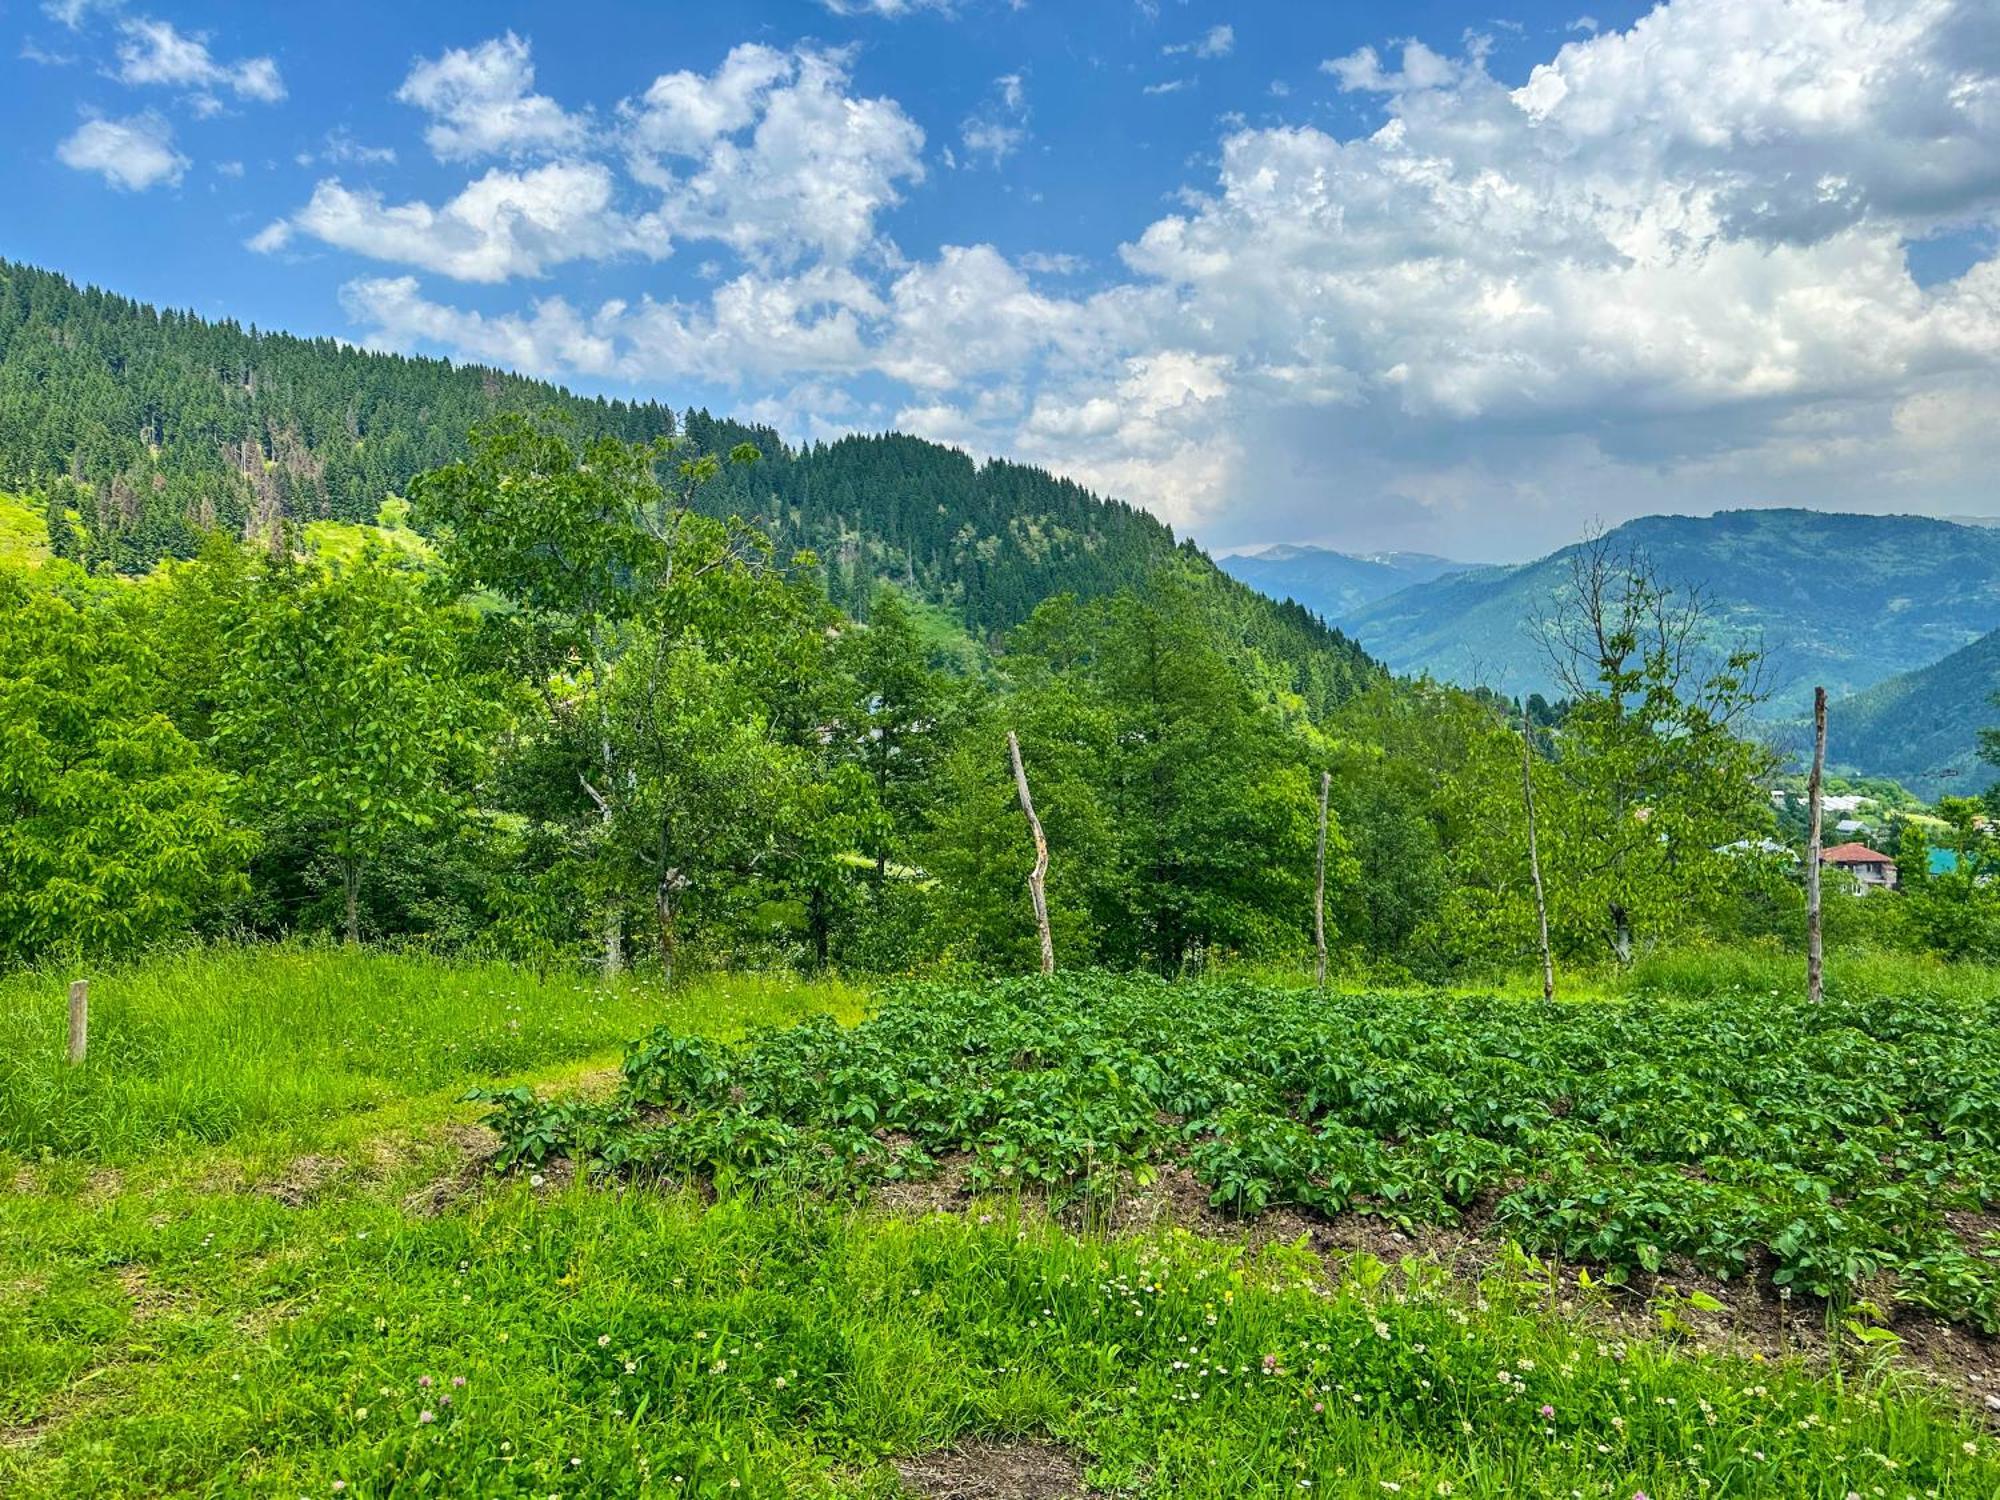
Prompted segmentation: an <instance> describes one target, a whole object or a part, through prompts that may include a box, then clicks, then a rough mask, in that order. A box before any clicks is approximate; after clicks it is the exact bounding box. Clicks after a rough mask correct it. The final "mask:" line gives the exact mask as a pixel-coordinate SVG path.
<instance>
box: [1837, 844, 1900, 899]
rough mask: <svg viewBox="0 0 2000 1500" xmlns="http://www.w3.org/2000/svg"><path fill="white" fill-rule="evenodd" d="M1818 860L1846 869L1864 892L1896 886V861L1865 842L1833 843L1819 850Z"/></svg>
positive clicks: (1887, 889)
mask: <svg viewBox="0 0 2000 1500" xmlns="http://www.w3.org/2000/svg"><path fill="white" fill-rule="evenodd" d="M1819 862H1820V863H1821V864H1823V865H1832V866H1833V867H1834V868H1835V869H1840V870H1845V871H1847V873H1848V874H1850V875H1852V876H1853V877H1854V881H1855V884H1856V885H1858V886H1860V887H1861V890H1862V892H1863V893H1864V894H1865V893H1866V892H1868V891H1893V890H1894V889H1895V888H1896V862H1895V861H1894V860H1893V859H1891V858H1889V856H1888V855H1886V854H1884V853H1882V852H1881V851H1880V850H1878V849H1870V848H1869V847H1868V846H1867V845H1866V844H1835V845H1834V846H1833V847H1832V848H1831V849H1822V850H1821V851H1820V856H1819Z"/></svg>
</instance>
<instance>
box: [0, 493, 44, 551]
mask: <svg viewBox="0 0 2000 1500" xmlns="http://www.w3.org/2000/svg"><path fill="white" fill-rule="evenodd" d="M48 555H49V528H48V523H47V521H46V520H44V519H43V516H42V510H41V507H40V506H39V505H36V504H35V503H33V502H32V501H30V500H29V499H28V498H27V497H25V496H23V495H9V494H6V493H4V492H0V563H19V564H22V565H24V566H32V565H34V564H35V563H39V562H42V561H44V560H45V559H47V557H48Z"/></svg>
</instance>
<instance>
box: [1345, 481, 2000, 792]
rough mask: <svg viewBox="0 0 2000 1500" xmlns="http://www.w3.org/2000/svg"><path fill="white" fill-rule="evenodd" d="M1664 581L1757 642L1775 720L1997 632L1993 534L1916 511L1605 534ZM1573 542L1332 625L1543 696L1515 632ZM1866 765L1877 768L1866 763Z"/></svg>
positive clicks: (1543, 602)
mask: <svg viewBox="0 0 2000 1500" xmlns="http://www.w3.org/2000/svg"><path fill="white" fill-rule="evenodd" d="M1610 536H1611V541H1612V543H1613V545H1614V546H1617V547H1629V548H1631V549H1634V550H1637V551H1640V552H1643V553H1644V554H1645V555H1646V556H1647V557H1649V558H1650V559H1651V560H1652V562H1653V563H1654V565H1655V566H1656V567H1657V568H1658V570H1659V571H1660V572H1661V573H1662V574H1663V575H1664V576H1665V577H1666V578H1668V579H1669V580H1672V581H1675V582H1678V583H1693V584H1698V585H1700V586H1701V587H1702V588H1703V589H1704V590H1706V591H1707V592H1708V593H1709V594H1710V595H1711V596H1712V598H1713V599H1714V601H1715V604H1716V620H1717V625H1718V628H1719V629H1720V631H1721V632H1723V633H1724V634H1725V635H1728V636H1732V637H1733V636H1735V635H1738V634H1742V635H1748V636H1749V637H1751V638H1752V639H1755V640H1761V641H1762V642H1763V644H1764V647H1765V649H1766V652H1767V654H1768V658H1769V666H1770V672H1771V682H1772V686H1773V688H1774V689H1775V693H1774V697H1773V699H1772V701H1771V703H1770V704H1769V705H1768V711H1769V714H1770V716H1771V717H1772V718H1773V719H1782V718H1791V717H1795V716H1796V715H1797V714H1798V713H1800V712H1801V711H1803V709H1804V708H1805V707H1806V706H1809V705H1810V702H1811V697H1812V689H1813V686H1814V685H1815V684H1816V683H1817V684H1823V685H1825V686H1826V687H1827V688H1828V689H1829V691H1830V692H1831V693H1832V694H1833V695H1834V696H1836V697H1839V696H1842V695H1845V694H1850V693H1856V692H1860V691H1861V690H1863V689H1865V688H1869V687H1872V686H1874V685H1875V684H1876V683H1879V682H1882V681H1884V680H1885V679H1887V678H1890V677H1893V676H1895V675H1896V674H1897V673H1899V672H1906V671H1910V670H1912V669H1915V668H1918V667H1923V666H1927V665H1929V664H1930V663H1933V662H1936V661H1938V660H1939V659H1940V658H1941V657H1944V656H1946V655H1948V654H1950V653H1951V652H1954V651H1956V650H1958V649H1959V648H1960V647H1962V646H1964V645H1966V644H1967V643H1968V642H1971V641H1973V640H1975V639H1977V638H1978V637H1980V636H1982V635H1984V634H1985V633H1986V632H1988V631H1990V630H1993V629H1995V628H2000V532H1996V531H1993V530H1991V529H1988V528H1981V527H1970V526H1961V525H1955V524H1953V523H1951V522H1948V521H1936V520H1930V519H1927V518H1924V517H1919V516H1865V515H1835V514H1828V513H1825V512H1820V511H1806V510H1744V511H1724V512H1721V513H1720V514H1717V515H1713V516H1705V517H1695V516H1647V517H1643V518H1641V519H1639V520H1636V521H1630V522H1628V523H1626V524H1625V525H1623V526H1620V527H1619V528H1617V530H1615V531H1613V532H1612V533H1611V534H1610ZM1574 551H1575V548H1564V549H1563V550H1561V551H1559V552H1555V553H1552V554H1550V555H1549V556H1547V557H1544V558H1541V559H1539V560H1538V561H1535V562H1531V563H1524V564H1522V565H1520V566H1518V567H1496V568H1481V569H1476V570H1474V571H1471V572H1466V573H1458V574H1453V575H1451V576H1449V577H1445V578H1439V579H1436V580H1435V581H1433V582H1430V583H1424V584H1419V585H1416V586H1415V587H1412V588H1408V589H1405V590H1403V591H1402V592H1401V593H1398V594H1394V595H1391V596H1390V597H1389V598H1387V599H1384V600H1381V601H1380V602H1378V603H1376V604H1373V605H1370V606H1368V607H1366V608H1364V609H1362V610H1360V611H1358V612H1357V613H1355V614H1353V615H1350V616H1348V617H1347V618H1346V619H1345V620H1343V621H1342V625H1343V628H1344V629H1346V630H1347V631H1348V632H1350V633H1351V634H1352V635H1353V636H1354V637H1355V638H1356V639H1357V640H1359V641H1360V642H1361V643H1362V644H1363V645H1364V646H1365V647H1366V648H1367V649H1368V650H1369V651H1370V652H1371V653H1372V654H1374V655H1375V656H1377V657H1379V658H1380V659H1382V660H1383V661H1386V662H1387V663H1388V664H1389V665H1390V666H1391V667H1393V668H1395V669H1397V670H1399V671H1404V672H1429V673H1431V674H1432V675H1434V676H1437V677H1440V678H1443V679H1446V680H1448V681H1456V682H1462V683H1467V684H1471V683H1474V682H1479V683H1484V684H1485V685H1487V686H1490V687H1494V688H1499V689H1501V690H1504V691H1507V692H1510V693H1511V692H1523V691H1542V692H1548V691H1550V690H1551V689H1552V688H1553V683H1552V681H1551V676H1550V671H1549V665H1548V662H1547V660H1546V659H1545V657H1544V655H1543V653H1542V650H1541V648H1540V646H1539V645H1538V644H1537V643H1536V642H1535V641H1534V640H1533V639H1532V638H1531V636H1530V635H1529V633H1528V630H1527V622H1528V621H1529V620H1530V619H1531V618H1532V617H1533V615H1534V613H1535V612H1536V610H1537V609H1545V608H1546V607H1547V606H1548V604H1549V603H1550V601H1552V600H1553V599H1555V598H1557V597H1559V595H1560V592H1561V590H1562V588H1563V586H1564V583H1565V579H1566V576H1567V566H1568V561H1569V558H1570V556H1571V555H1572V554H1573V553H1574ZM1870 769H1875V768H1874V767H1872V766H1871V767H1870Z"/></svg>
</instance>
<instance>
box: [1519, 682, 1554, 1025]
mask: <svg viewBox="0 0 2000 1500" xmlns="http://www.w3.org/2000/svg"><path fill="white" fill-rule="evenodd" d="M1521 801H1522V803H1523V804H1524V805H1525V806H1526V808H1527V810H1528V873H1529V874H1530V875H1532V876H1533V877H1534V881H1535V922H1536V925H1537V926H1538V927H1539V928H1540V930H1541V940H1542V998H1543V999H1544V1000H1553V999H1555V996H1556V965H1555V960H1554V958H1553V957H1551V956H1550V953H1549V903H1548V897H1547V894H1546V893H1545V892H1544V891H1543V889H1542V853H1541V849H1540V847H1539V846H1538V845H1537V844H1536V842H1535V725H1534V721H1533V720H1532V719H1531V718H1530V717H1529V716H1528V705H1527V702H1526V700H1523V701H1522V704H1521Z"/></svg>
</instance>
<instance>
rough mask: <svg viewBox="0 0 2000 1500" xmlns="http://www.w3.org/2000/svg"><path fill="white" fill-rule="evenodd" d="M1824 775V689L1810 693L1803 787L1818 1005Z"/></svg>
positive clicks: (1809, 961)
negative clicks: (1809, 746) (1808, 756)
mask: <svg viewBox="0 0 2000 1500" xmlns="http://www.w3.org/2000/svg"><path fill="white" fill-rule="evenodd" d="M1825 774H1826V689H1825V688H1823V687H1820V688H1814V689H1813V763H1812V779H1811V780H1810V781H1808V782H1807V783H1806V815H1807V817H1808V818H1809V819H1810V820H1811V823H1810V826H1809V831H1808V832H1807V834H1806V999H1807V1000H1809V1001H1811V1002H1812V1003H1813V1004H1814V1005H1817V1004H1819V1003H1820V998H1821V996H1822V993H1823V990H1824V983H1825V975H1824V973H1823V972H1822V970H1823V963H1822V955H1821V952H1820V940H1819V858H1820V780H1821V778H1822V777H1823V776H1824V775H1825Z"/></svg>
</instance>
